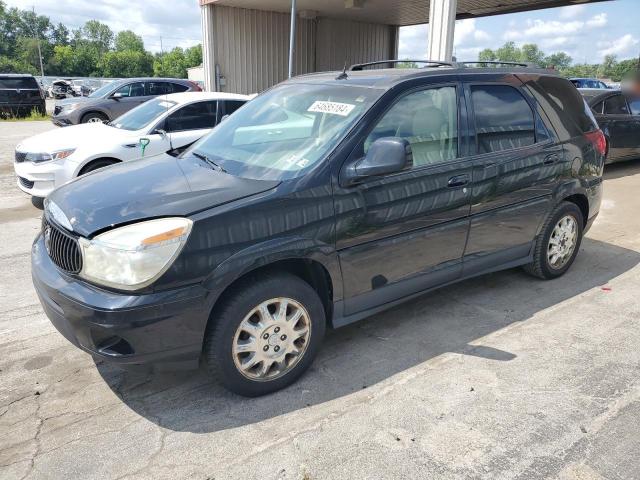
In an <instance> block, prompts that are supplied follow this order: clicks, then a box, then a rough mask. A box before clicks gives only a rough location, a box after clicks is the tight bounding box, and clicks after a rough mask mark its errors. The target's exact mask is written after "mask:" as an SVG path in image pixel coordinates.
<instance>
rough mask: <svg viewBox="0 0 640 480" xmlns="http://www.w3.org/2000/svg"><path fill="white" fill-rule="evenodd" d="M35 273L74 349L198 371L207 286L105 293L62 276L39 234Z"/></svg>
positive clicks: (45, 304) (122, 361) (111, 358)
mask: <svg viewBox="0 0 640 480" xmlns="http://www.w3.org/2000/svg"><path fill="white" fill-rule="evenodd" d="M31 274H32V279H33V284H34V287H35V289H36V292H37V294H38V298H39V299H40V303H41V304H42V307H43V309H44V311H45V313H46V315H47V317H49V319H50V320H51V323H53V325H54V327H56V329H57V330H58V331H59V332H60V333H61V334H62V335H63V336H64V337H65V338H66V339H67V340H69V341H70V342H71V343H72V344H74V345H75V346H77V347H79V348H81V349H82V350H84V351H86V352H89V353H91V354H92V355H93V356H95V357H99V358H101V359H104V360H105V361H109V362H113V363H119V364H146V365H149V364H153V365H154V366H156V367H160V368H169V369H175V368H195V367H197V365H198V361H199V358H200V352H201V349H202V340H203V337H204V331H205V328H206V325H207V320H208V318H209V309H210V305H209V301H208V300H209V295H208V294H209V292H208V291H207V290H206V289H204V288H203V287H202V286H201V285H196V286H189V287H182V288H178V289H175V290H169V291H164V292H155V293H148V294H134V293H124V294H121V293H115V292H109V291H106V290H101V289H99V288H97V287H94V286H92V285H89V284H88V283H86V282H83V281H81V280H78V279H75V278H72V277H71V276H68V275H66V274H64V273H62V272H61V271H60V270H59V269H58V268H57V267H56V266H55V265H54V264H53V262H52V261H51V259H50V258H49V255H48V254H47V252H46V250H45V246H44V241H43V238H42V235H38V237H37V238H36V240H35V241H34V243H33V247H32V251H31Z"/></svg>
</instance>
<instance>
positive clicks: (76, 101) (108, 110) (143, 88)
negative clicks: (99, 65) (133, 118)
mask: <svg viewBox="0 0 640 480" xmlns="http://www.w3.org/2000/svg"><path fill="white" fill-rule="evenodd" d="M201 90H202V89H201V88H200V86H199V85H198V84H197V83H195V82H191V81H190V80H180V79H176V78H127V79H124V80H117V81H115V82H112V83H109V84H107V85H105V86H103V87H101V88H99V89H98V90H96V91H95V92H93V93H91V94H90V95H89V96H88V97H73V98H65V99H64V100H58V101H57V102H56V105H55V107H54V110H53V117H51V121H52V122H53V123H55V124H56V125H58V126H60V127H64V126H68V125H77V124H79V123H89V122H107V121H112V120H115V119H116V118H118V117H119V116H120V115H122V114H123V113H125V112H128V111H129V110H131V109H132V108H134V107H137V106H138V105H140V104H141V103H144V102H146V101H147V100H149V99H151V98H153V97H157V96H158V95H167V94H169V93H180V92H199V91H201Z"/></svg>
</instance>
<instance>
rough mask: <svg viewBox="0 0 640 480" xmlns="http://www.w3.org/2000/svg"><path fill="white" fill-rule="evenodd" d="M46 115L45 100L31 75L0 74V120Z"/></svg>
mask: <svg viewBox="0 0 640 480" xmlns="http://www.w3.org/2000/svg"><path fill="white" fill-rule="evenodd" d="M33 110H35V111H37V112H38V113H40V114H41V115H46V113H47V108H46V105H45V98H44V94H43V92H42V90H41V89H40V86H39V85H38V82H37V81H36V79H35V78H34V76H33V75H19V74H12V73H3V74H0V118H3V117H5V118H7V117H23V116H27V115H29V114H30V113H31V112H32V111H33Z"/></svg>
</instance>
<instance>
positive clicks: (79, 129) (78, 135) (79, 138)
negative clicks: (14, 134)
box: [16, 123, 139, 153]
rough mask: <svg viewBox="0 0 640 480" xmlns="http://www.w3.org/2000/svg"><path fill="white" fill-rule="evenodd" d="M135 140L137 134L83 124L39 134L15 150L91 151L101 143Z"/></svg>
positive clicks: (33, 151)
mask: <svg viewBox="0 0 640 480" xmlns="http://www.w3.org/2000/svg"><path fill="white" fill-rule="evenodd" d="M134 137H135V139H136V140H137V139H138V138H139V132H135V133H134V132H131V131H129V130H122V129H118V128H114V127H110V126H108V125H105V124H104V123H83V124H81V125H72V126H70V127H65V128H55V129H53V130H49V131H48V132H44V133H40V134H38V135H35V136H33V137H29V138H28V139H26V140H24V141H23V142H21V143H20V144H19V145H18V146H17V147H16V150H18V151H20V152H32V153H37V152H55V151H58V150H64V149H69V148H75V149H78V148H81V147H83V146H89V147H91V148H92V149H94V148H95V147H96V145H98V144H102V143H105V142H106V143H109V144H114V143H119V142H127V141H131V138H134Z"/></svg>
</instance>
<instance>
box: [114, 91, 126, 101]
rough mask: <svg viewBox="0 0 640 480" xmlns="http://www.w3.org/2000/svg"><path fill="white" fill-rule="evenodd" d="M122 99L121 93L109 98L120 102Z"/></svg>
mask: <svg viewBox="0 0 640 480" xmlns="http://www.w3.org/2000/svg"><path fill="white" fill-rule="evenodd" d="M122 97H124V95H122V93H121V92H116V93H114V94H113V95H111V98H113V99H114V100H120V99H121V98H122Z"/></svg>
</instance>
